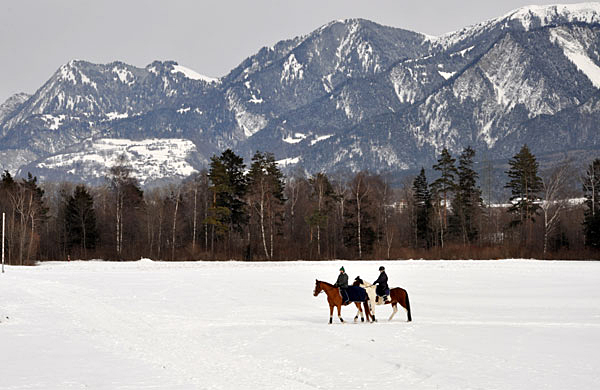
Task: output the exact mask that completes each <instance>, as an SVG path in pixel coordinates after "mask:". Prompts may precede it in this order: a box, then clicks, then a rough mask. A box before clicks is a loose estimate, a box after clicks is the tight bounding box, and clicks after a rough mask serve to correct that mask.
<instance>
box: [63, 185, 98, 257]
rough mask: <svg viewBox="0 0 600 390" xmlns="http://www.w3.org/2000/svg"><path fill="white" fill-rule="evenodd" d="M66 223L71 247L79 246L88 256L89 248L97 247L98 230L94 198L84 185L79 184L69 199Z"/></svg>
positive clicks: (84, 254)
mask: <svg viewBox="0 0 600 390" xmlns="http://www.w3.org/2000/svg"><path fill="white" fill-rule="evenodd" d="M65 225H66V228H67V241H68V242H67V245H68V246H69V248H73V247H75V246H78V247H79V248H80V250H81V253H82V254H83V256H84V257H87V250H88V249H94V248H95V247H96V240H97V239H98V232H97V230H96V212H95V210H94V199H93V198H92V196H91V195H90V193H89V192H88V191H87V188H86V187H85V186H84V185H78V186H77V187H76V188H75V191H74V193H73V195H71V196H70V197H69V199H68V200H67V207H66V212H65Z"/></svg>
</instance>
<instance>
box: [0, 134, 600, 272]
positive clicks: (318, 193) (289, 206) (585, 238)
mask: <svg viewBox="0 0 600 390" xmlns="http://www.w3.org/2000/svg"><path fill="white" fill-rule="evenodd" d="M474 158H475V151H474V150H473V149H471V148H470V147H468V148H466V149H465V150H464V151H463V152H462V153H461V154H460V156H459V157H458V163H457V161H456V159H455V158H453V157H452V156H451V154H450V153H449V152H448V150H446V149H444V150H443V151H442V153H441V154H440V156H439V158H438V160H437V163H436V164H435V165H433V167H432V170H431V171H430V172H432V173H433V174H434V176H435V177H436V179H435V180H434V181H432V182H431V184H429V182H428V179H427V177H426V171H425V169H421V172H420V174H419V175H417V176H416V177H414V178H409V179H406V180H405V181H404V183H403V184H402V185H401V186H399V187H395V188H394V187H392V186H391V185H390V183H389V182H388V181H387V180H386V178H385V177H383V176H381V175H373V174H369V173H367V172H359V173H356V174H352V175H343V174H335V175H329V176H328V175H326V174H324V173H317V174H315V175H313V176H310V177H306V176H305V175H304V174H302V173H297V174H292V175H290V176H289V177H285V176H284V175H283V174H282V172H281V171H280V169H279V167H278V165H277V163H276V162H275V158H274V156H273V155H272V154H271V153H261V152H257V153H256V154H255V155H254V157H253V158H252V161H251V163H250V166H249V167H246V165H245V163H244V161H243V159H242V158H241V157H239V156H237V155H236V154H235V153H234V152H233V151H231V150H226V151H225V152H223V153H222V154H221V155H220V156H214V157H213V158H212V159H211V163H210V167H209V169H208V170H205V171H202V172H198V173H195V174H194V175H192V176H191V177H189V178H188V179H187V180H184V181H183V182H182V183H180V184H177V185H175V184H170V185H166V186H162V187H157V188H153V189H149V190H147V191H143V190H142V188H141V187H140V185H139V183H138V181H137V180H136V178H135V177H133V176H132V171H131V168H130V167H129V165H128V163H127V161H126V160H125V159H124V158H122V159H120V160H119V161H118V162H117V163H116V164H115V165H114V166H113V167H111V168H110V170H109V173H108V176H107V182H106V184H105V185H102V186H97V187H89V186H86V185H83V184H78V185H74V184H72V183H44V184H43V185H40V184H39V183H38V182H37V179H36V178H35V177H32V176H31V175H29V176H28V177H27V178H24V179H18V180H16V179H14V178H13V177H12V176H11V175H10V174H9V173H8V172H6V171H5V172H4V174H2V178H1V182H0V212H4V213H6V216H7V217H6V221H7V230H6V231H7V235H6V238H5V239H6V242H5V244H6V248H7V253H6V255H7V256H6V258H7V261H8V263H10V264H31V263H32V262H34V261H37V260H56V259H68V258H73V259H75V258H82V259H88V258H104V259H114V260H129V259H139V258H141V257H150V258H153V259H160V260H196V259H241V260H271V259H282V260H289V259H333V258H360V259H363V258H421V257H422V258H500V257H523V256H527V257H539V258H542V257H545V258H556V257H562V258H593V257H597V256H598V254H599V253H600V195H599V192H600V159H596V160H595V161H593V162H592V163H591V164H590V165H589V167H587V169H586V170H585V172H584V174H583V175H578V174H577V172H576V171H575V170H574V168H573V167H572V165H571V164H570V163H569V162H568V161H563V162H560V163H558V164H556V165H555V166H553V167H551V168H550V169H548V170H546V171H545V172H543V173H540V172H538V171H539V166H538V163H537V161H536V159H535V156H533V155H532V154H531V152H530V150H529V149H528V148H527V146H523V148H522V149H521V151H520V152H519V153H518V154H516V155H515V156H514V157H513V158H512V159H510V161H509V162H508V167H509V168H508V171H507V172H506V174H507V176H508V179H509V180H508V182H507V183H506V184H505V185H504V187H505V188H506V189H507V190H510V193H511V195H510V199H507V201H508V202H507V203H506V204H504V205H501V204H493V203H492V202H491V201H490V197H489V196H488V201H487V202H484V201H483V197H484V196H483V195H482V190H481V188H480V187H479V185H478V183H479V181H480V180H479V175H478V173H477V172H476V170H475V169H474ZM579 176H581V180H580V182H579V184H573V180H572V179H573V178H574V177H579ZM488 187H489V186H488ZM576 187H579V188H580V190H579V191H577V188H576ZM488 191H489V188H488ZM582 195H583V197H584V198H583V199H585V200H584V201H582V202H577V201H574V199H577V198H578V197H579V198H581V197H582Z"/></svg>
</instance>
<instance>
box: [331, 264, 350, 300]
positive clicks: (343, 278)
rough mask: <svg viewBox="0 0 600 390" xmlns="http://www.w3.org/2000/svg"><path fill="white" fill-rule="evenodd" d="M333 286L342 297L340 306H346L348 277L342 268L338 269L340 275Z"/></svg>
mask: <svg viewBox="0 0 600 390" xmlns="http://www.w3.org/2000/svg"><path fill="white" fill-rule="evenodd" d="M334 286H335V287H338V288H339V289H340V295H341V296H342V301H343V302H342V305H347V304H348V301H349V298H348V292H347V291H346V289H347V288H348V275H347V274H346V270H345V269H344V267H342V268H340V275H339V276H338V278H337V280H336V282H335V284H334Z"/></svg>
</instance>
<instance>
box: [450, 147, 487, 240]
mask: <svg viewBox="0 0 600 390" xmlns="http://www.w3.org/2000/svg"><path fill="white" fill-rule="evenodd" d="M473 157H475V151H474V150H473V149H472V148H471V147H470V146H469V147H467V148H466V149H465V150H463V152H462V153H461V155H460V157H459V160H458V170H457V171H458V186H457V188H456V196H455V198H454V202H453V203H452V210H453V213H452V217H451V223H450V225H451V230H452V231H453V233H454V234H455V235H457V236H459V237H461V238H462V241H463V243H464V244H467V243H470V242H473V240H475V239H476V237H477V235H478V229H477V225H476V223H475V218H476V217H477V215H479V213H480V212H481V204H482V202H483V200H482V199H481V190H480V189H479V187H478V186H477V178H478V175H477V172H475V170H474V169H473Z"/></svg>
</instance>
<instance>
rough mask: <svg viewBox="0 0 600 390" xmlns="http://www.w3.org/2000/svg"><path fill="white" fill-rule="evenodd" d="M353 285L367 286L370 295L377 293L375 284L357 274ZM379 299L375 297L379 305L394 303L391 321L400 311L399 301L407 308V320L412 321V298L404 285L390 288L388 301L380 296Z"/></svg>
mask: <svg viewBox="0 0 600 390" xmlns="http://www.w3.org/2000/svg"><path fill="white" fill-rule="evenodd" d="M352 285H353V286H361V287H363V288H365V290H367V293H368V294H369V296H371V295H373V294H375V285H372V284H370V283H365V282H364V281H363V280H362V279H361V278H360V276H357V277H356V279H354V283H353V284H352ZM377 298H379V299H375V301H376V302H377V305H387V304H391V305H392V309H393V310H394V311H393V312H392V315H391V316H390V318H389V321H391V320H392V318H394V315H395V314H396V313H397V312H398V307H397V304H398V303H399V304H400V305H401V306H402V307H403V308H404V309H406V316H407V318H408V319H407V322H410V321H412V316H411V314H410V300H409V299H408V292H406V290H405V289H403V288H402V287H395V288H392V289H390V300H389V301H388V302H387V303H384V302H383V300H382V299H381V298H380V297H377Z"/></svg>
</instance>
